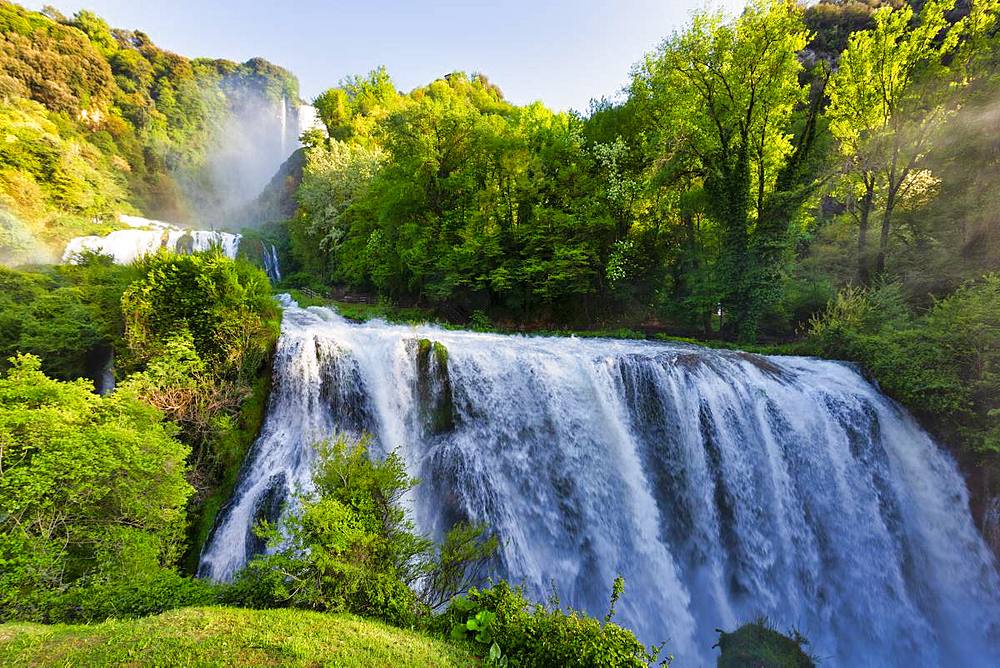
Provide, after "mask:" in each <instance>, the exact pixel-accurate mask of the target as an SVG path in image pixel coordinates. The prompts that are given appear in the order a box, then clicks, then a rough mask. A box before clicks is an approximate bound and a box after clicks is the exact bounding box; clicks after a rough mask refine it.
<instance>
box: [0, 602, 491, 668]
mask: <svg viewBox="0 0 1000 668" xmlns="http://www.w3.org/2000/svg"><path fill="white" fill-rule="evenodd" d="M140 660H141V662H142V663H143V664H145V665H156V666H166V665H170V666H193V665H198V666H225V665H237V666H270V665H279V664H280V665H283V666H316V665H336V666H394V667H396V666H398V667H399V668H405V667H407V666H414V667H416V666H441V667H447V666H468V665H473V662H472V659H471V658H470V657H468V656H466V655H464V654H463V653H462V652H461V650H459V649H457V648H456V647H454V646H453V645H449V644H446V643H444V642H442V641H439V640H433V639H431V638H428V637H426V636H423V635H420V634H419V633H415V632H412V631H405V630H401V629H397V628H393V627H391V626H388V625H386V624H382V623H379V622H374V621H370V620H366V619H361V618H359V617H354V616H351V615H331V614H323V613H318V612H307V611H304V610H240V609H229V608H184V609H181V610H172V611H170V612H165V613H163V614H162V615H157V616H155V617H146V618H143V619H138V620H128V621H108V622H104V623H103V624H95V625H66V624H59V625H53V626H43V625H40V624H3V625H0V664H3V665H5V666H56V665H59V666H64V665H70V666H105V665H122V664H131V663H134V662H137V661H140Z"/></svg>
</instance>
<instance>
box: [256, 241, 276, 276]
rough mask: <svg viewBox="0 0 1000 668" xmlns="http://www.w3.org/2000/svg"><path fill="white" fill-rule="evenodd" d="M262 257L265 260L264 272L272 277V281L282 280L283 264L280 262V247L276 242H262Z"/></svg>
mask: <svg viewBox="0 0 1000 668" xmlns="http://www.w3.org/2000/svg"><path fill="white" fill-rule="evenodd" d="M260 254H261V258H262V259H263V261H264V272H265V273H266V274H267V277H268V278H270V279H271V282H272V283H277V282H278V281H280V280H281V266H280V265H279V264H278V249H276V248H275V247H274V244H264V243H262V244H261V249H260Z"/></svg>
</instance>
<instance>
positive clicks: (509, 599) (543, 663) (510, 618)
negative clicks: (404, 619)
mask: <svg viewBox="0 0 1000 668" xmlns="http://www.w3.org/2000/svg"><path fill="white" fill-rule="evenodd" d="M621 586H622V585H621V580H620V579H619V580H617V581H616V583H615V589H614V594H613V596H612V606H611V611H610V612H609V613H608V616H607V617H606V618H605V620H604V623H603V624H602V623H601V621H600V620H597V619H595V618H594V617H590V616H588V615H586V614H585V613H582V612H578V611H576V610H563V609H561V608H560V607H559V606H558V603H556V604H554V605H550V606H546V605H542V604H539V603H533V602H531V601H529V600H528V599H527V598H526V597H525V596H524V592H523V591H522V590H521V588H519V587H518V588H512V587H511V586H510V585H509V584H507V583H506V582H505V581H503V580H500V581H499V582H496V583H495V584H494V585H493V586H492V587H490V588H488V589H482V590H478V589H473V590H471V591H469V593H468V596H466V597H463V598H457V599H455V600H454V601H453V602H452V605H451V607H449V609H448V611H447V613H445V614H444V615H442V616H441V618H440V619H438V620H436V622H435V626H436V627H437V628H438V629H439V630H444V629H448V628H450V629H452V637H453V638H455V639H460V638H463V637H467V638H468V639H470V640H475V641H476V642H478V643H480V644H482V645H483V646H484V649H492V645H493V643H495V644H496V645H497V649H498V650H499V652H500V653H501V655H502V656H504V657H507V658H508V660H509V662H510V664H511V665H514V666H524V667H535V666H537V667H539V668H542V667H548V666H565V667H567V668H569V667H579V668H591V667H593V668H597V667H601V668H605V667H607V668H614V667H625V666H629V667H631V666H635V667H642V666H650V665H653V664H655V663H656V662H657V660H658V658H659V655H660V648H658V647H646V646H644V645H643V644H642V643H641V642H639V641H638V640H637V639H636V637H635V635H634V634H633V633H632V632H631V631H629V630H628V629H625V628H622V627H621V626H618V625H617V624H615V623H613V622H612V621H611V618H612V617H613V615H614V605H615V603H616V602H617V599H618V596H619V595H620V594H621V591H622V590H621ZM484 613H486V614H484ZM470 620H471V621H470ZM671 658H672V657H669V656H668V657H666V658H664V659H663V660H662V661H661V665H666V664H668V663H669V662H670V661H671Z"/></svg>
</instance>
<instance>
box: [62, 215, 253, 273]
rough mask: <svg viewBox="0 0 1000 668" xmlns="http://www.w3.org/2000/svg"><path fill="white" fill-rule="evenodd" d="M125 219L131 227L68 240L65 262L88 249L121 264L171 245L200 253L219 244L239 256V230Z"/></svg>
mask: <svg viewBox="0 0 1000 668" xmlns="http://www.w3.org/2000/svg"><path fill="white" fill-rule="evenodd" d="M119 218H120V220H121V222H123V223H125V224H127V225H129V226H130V227H131V229H127V230H115V231H113V232H110V233H109V234H107V235H105V236H103V237H100V236H88V237H74V238H73V239H70V241H69V243H68V244H66V250H65V251H63V258H62V259H63V262H74V261H75V258H76V257H77V256H78V255H79V254H80V253H82V252H84V251H92V252H96V253H101V254H102V255H110V256H111V257H112V258H113V259H114V261H115V262H116V263H118V264H128V263H130V262H134V261H135V260H137V259H139V258H141V257H143V256H144V255H149V254H150V253H155V252H156V251H158V250H160V249H161V248H167V249H169V250H172V251H176V252H179V253H192V252H194V253H197V252H202V251H206V250H208V249H209V248H211V247H212V246H219V247H220V248H221V249H222V252H223V253H224V254H225V255H226V256H227V257H229V258H235V257H236V254H237V252H238V251H239V246H240V238H241V235H239V234H231V233H229V232H216V231H212V230H185V229H181V228H180V227H177V226H175V225H171V224H170V223H165V222H163V221H160V220H150V219H147V218H139V217H138V216H125V215H122V216H119Z"/></svg>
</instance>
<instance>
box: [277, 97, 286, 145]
mask: <svg viewBox="0 0 1000 668" xmlns="http://www.w3.org/2000/svg"><path fill="white" fill-rule="evenodd" d="M278 120H279V123H280V125H281V155H283V156H287V155H288V98H287V97H282V98H281V105H280V107H279V109H278Z"/></svg>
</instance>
